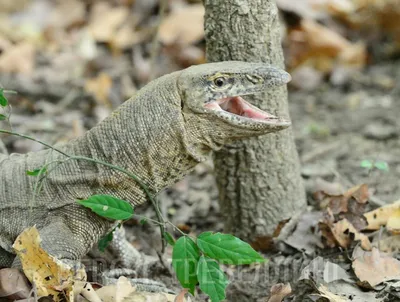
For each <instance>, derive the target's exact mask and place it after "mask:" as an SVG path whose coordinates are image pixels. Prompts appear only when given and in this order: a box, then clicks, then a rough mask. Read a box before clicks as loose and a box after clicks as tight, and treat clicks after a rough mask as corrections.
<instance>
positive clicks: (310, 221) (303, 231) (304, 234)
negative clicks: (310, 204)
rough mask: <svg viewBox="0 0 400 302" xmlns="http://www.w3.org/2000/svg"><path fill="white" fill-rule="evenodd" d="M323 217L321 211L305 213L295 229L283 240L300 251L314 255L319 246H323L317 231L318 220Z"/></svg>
mask: <svg viewBox="0 0 400 302" xmlns="http://www.w3.org/2000/svg"><path fill="white" fill-rule="evenodd" d="M321 218H322V213H321V212H311V213H310V212H306V213H304V214H303V215H302V216H301V217H300V218H299V221H298V222H297V224H296V226H295V229H294V230H293V231H292V233H291V234H290V235H289V236H288V237H287V238H284V239H283V241H284V242H285V243H286V244H288V245H290V246H291V247H293V248H295V249H297V250H298V251H301V252H305V253H306V254H308V255H312V254H313V253H314V252H315V250H316V248H317V247H320V248H321V247H323V245H322V242H321V238H320V237H321V236H320V234H319V233H318V232H317V230H318V222H319V220H320V219H321Z"/></svg>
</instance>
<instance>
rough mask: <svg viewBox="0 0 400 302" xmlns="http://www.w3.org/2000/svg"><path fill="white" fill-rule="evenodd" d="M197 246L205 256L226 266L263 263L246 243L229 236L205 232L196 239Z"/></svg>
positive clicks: (262, 259)
mask: <svg viewBox="0 0 400 302" xmlns="http://www.w3.org/2000/svg"><path fill="white" fill-rule="evenodd" d="M197 245H198V246H199V248H200V250H201V251H202V252H203V253H204V254H206V255H207V256H209V257H211V258H213V259H216V260H218V261H220V262H222V263H227V264H250V263H253V262H264V261H265V259H264V258H263V257H261V255H260V254H259V253H257V252H256V251H255V250H254V249H253V248H252V247H251V246H250V245H249V244H248V243H246V242H244V241H242V240H240V239H239V238H237V237H235V236H233V235H230V234H221V233H215V234H213V233H212V232H205V233H202V234H200V235H199V237H197Z"/></svg>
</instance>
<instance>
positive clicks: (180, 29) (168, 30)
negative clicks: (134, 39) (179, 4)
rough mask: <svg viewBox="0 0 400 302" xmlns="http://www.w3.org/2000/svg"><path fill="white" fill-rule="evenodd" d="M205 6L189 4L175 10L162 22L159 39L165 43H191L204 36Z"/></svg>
mask: <svg viewBox="0 0 400 302" xmlns="http://www.w3.org/2000/svg"><path fill="white" fill-rule="evenodd" d="M203 19H204V6H203V5H202V4H193V5H188V6H186V7H184V8H182V9H179V10H176V11H173V12H172V13H171V14H169V15H168V16H167V17H166V18H165V20H164V21H163V22H162V23H161V25H160V29H159V32H158V37H159V40H160V41H161V42H162V43H164V44H167V45H169V44H173V43H178V44H183V45H190V44H192V43H195V42H197V41H199V40H201V39H203V37H204V24H203V22H204V21H203Z"/></svg>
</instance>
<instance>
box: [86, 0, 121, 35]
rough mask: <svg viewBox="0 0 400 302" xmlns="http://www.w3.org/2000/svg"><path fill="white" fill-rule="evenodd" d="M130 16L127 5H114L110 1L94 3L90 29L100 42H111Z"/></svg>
mask: <svg viewBox="0 0 400 302" xmlns="http://www.w3.org/2000/svg"><path fill="white" fill-rule="evenodd" d="M128 16H129V9H128V8H127V7H125V6H116V7H112V6H111V5H110V4H109V3H108V2H97V3H95V4H94V6H93V8H92V11H91V15H90V23H89V31H90V33H91V34H92V35H93V37H94V39H95V40H96V41H98V42H110V41H111V40H112V39H113V38H114V35H115V34H116V32H117V30H118V29H119V27H120V26H122V24H123V22H124V21H126V20H127V18H128Z"/></svg>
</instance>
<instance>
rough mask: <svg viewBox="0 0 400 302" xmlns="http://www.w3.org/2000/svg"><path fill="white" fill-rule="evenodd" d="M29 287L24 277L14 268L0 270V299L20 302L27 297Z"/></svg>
mask: <svg viewBox="0 0 400 302" xmlns="http://www.w3.org/2000/svg"><path fill="white" fill-rule="evenodd" d="M30 291H31V286H30V285H29V283H28V280H27V279H26V277H25V275H24V274H23V273H22V272H21V271H20V270H18V269H16V268H3V269H1V270H0V297H2V298H8V299H9V300H20V299H26V298H28V297H29V294H30Z"/></svg>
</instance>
